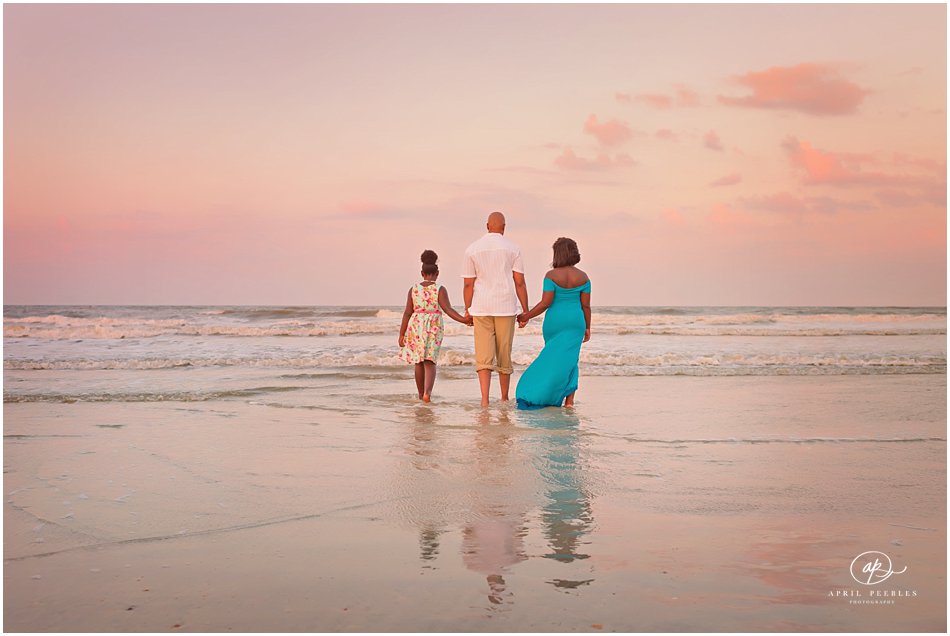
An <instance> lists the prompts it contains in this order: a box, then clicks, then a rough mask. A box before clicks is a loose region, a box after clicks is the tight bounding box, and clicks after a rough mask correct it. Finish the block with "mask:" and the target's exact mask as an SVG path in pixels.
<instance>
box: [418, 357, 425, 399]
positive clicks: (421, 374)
mask: <svg viewBox="0 0 950 636" xmlns="http://www.w3.org/2000/svg"><path fill="white" fill-rule="evenodd" d="M425 379H426V372H425V365H423V363H421V362H417V363H416V391H418V392H419V399H420V400H421V399H422V395H423V393H424V391H423V388H425Z"/></svg>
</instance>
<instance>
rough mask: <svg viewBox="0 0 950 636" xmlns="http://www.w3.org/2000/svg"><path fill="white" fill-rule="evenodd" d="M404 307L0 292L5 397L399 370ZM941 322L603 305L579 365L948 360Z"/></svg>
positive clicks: (642, 371) (206, 393)
mask: <svg viewBox="0 0 950 636" xmlns="http://www.w3.org/2000/svg"><path fill="white" fill-rule="evenodd" d="M401 315H402V311H401V308H399V307H247V306H245V307H175V306H132V307H120V306H116V307H112V306H62V307H57V306H42V307H31V306H7V307H5V308H4V347H5V348H4V370H5V377H6V380H7V384H6V386H5V388H4V400H5V401H6V402H17V401H24V400H53V401H55V400H109V399H116V400H132V401H135V400H150V399H156V400H164V399H167V400H176V399H179V400H200V399H206V398H207V399H216V398H219V397H225V396H226V395H228V391H234V390H244V391H246V390H250V389H252V387H251V386H247V387H243V388H241V389H235V388H234V386H233V383H234V382H235V378H237V377H240V376H242V375H243V376H245V377H246V379H247V380H248V381H251V380H252V379H253V380H255V381H260V382H264V383H265V384H266V385H267V386H270V387H271V389H272V390H273V391H275V392H277V391H280V390H281V389H285V388H288V387H290V386H292V385H290V384H287V383H285V382H282V380H285V379H288V378H292V377H293V376H294V374H297V375H298V376H299V375H300V374H303V373H305V372H307V373H317V374H332V373H343V374H351V375H352V374H354V373H355V374H362V375H364V376H365V379H367V380H370V379H371V378H373V377H391V376H392V374H394V373H395V374H403V375H406V374H408V373H409V365H406V364H404V363H402V362H401V361H400V360H399V359H398V356H397V353H398V346H397V344H396V340H397V335H398V331H399V322H400V318H401ZM445 320H446V335H445V340H444V342H443V347H442V355H441V358H440V360H439V364H440V366H441V371H442V372H443V373H446V374H448V376H449V377H461V376H464V375H470V374H471V371H472V366H473V362H474V352H473V351H474V349H473V340H472V336H471V331H470V329H469V328H468V327H466V326H465V325H461V324H459V323H455V322H453V321H451V320H450V319H448V318H446V319H445ZM541 323H542V320H537V319H536V320H534V321H532V322H531V323H529V325H528V326H527V327H526V328H525V329H523V330H519V331H518V332H517V333H516V337H515V344H514V348H513V353H512V355H513V359H514V362H515V364H516V369H517V368H523V367H524V366H525V365H527V364H529V363H530V362H531V360H532V359H533V358H534V356H535V355H537V352H538V351H539V350H540V349H541V347H542V346H543V342H542V338H541ZM946 324H947V314H946V308H942V307H915V308H898V307H599V308H594V310H593V314H592V325H593V329H592V338H591V340H590V342H588V343H587V344H585V345H584V347H583V350H582V353H581V359H580V372H581V375H582V376H584V375H589V376H592V375H609V376H631V377H633V376H644V375H696V376H714V375H842V374H859V375H876V374H896V373H901V374H934V373H937V374H945V373H946V365H947V359H946ZM197 369H202V370H204V373H202V374H201V378H202V379H201V381H200V382H198V383H197V384H195V383H194V382H192V379H193V378H194V377H195V376H196V375H198V374H197V373H196V370H197ZM119 370H121V371H124V372H127V373H125V374H124V375H123V376H122V377H124V378H126V379H127V380H126V381H125V382H123V383H120V384H118V385H114V386H111V387H110V388H108V389H104V390H102V391H99V390H98V389H97V387H98V383H97V382H96V381H95V378H97V377H99V375H100V373H99V372H105V371H119ZM158 370H163V371H165V373H162V374H157V373H155V371H158ZM45 371H73V372H74V373H68V374H65V373H60V374H55V375H53V376H50V375H49V374H45V373H38V372H45ZM176 371H177V372H176ZM516 373H517V370H516ZM215 377H218V378H220V382H221V384H217V381H216V380H215V379H214V378H215ZM48 378H55V379H56V380H55V382H51V381H49V380H48ZM90 382H91V383H90ZM252 384H253V382H252ZM138 386H147V387H148V390H142V391H133V390H132V389H133V388H134V387H138ZM407 390H408V387H407ZM236 395H238V396H239V395H240V393H239V394H236Z"/></svg>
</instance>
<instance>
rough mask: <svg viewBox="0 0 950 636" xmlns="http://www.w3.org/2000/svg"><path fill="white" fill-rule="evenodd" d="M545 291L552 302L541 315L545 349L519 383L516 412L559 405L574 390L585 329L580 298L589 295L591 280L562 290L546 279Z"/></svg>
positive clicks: (516, 395) (585, 322) (585, 323)
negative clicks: (542, 315)
mask: <svg viewBox="0 0 950 636" xmlns="http://www.w3.org/2000/svg"><path fill="white" fill-rule="evenodd" d="M544 291H546V292H547V291H553V292H554V301H553V302H552V303H551V306H550V307H548V309H547V311H546V312H545V314H544V326H543V327H542V333H543V335H544V349H542V350H541V353H539V354H538V357H537V358H535V360H534V362H532V363H531V365H530V366H529V367H528V368H527V369H525V372H524V373H523V374H521V378H520V379H519V380H518V387H517V390H516V391H515V397H516V398H517V400H518V408H519V409H539V408H543V407H545V406H561V403H562V402H563V401H564V398H566V397H567V396H568V395H570V394H571V393H573V392H574V391H576V390H577V360H578V358H579V357H580V355H581V343H583V342H584V331H585V330H586V329H587V321H586V320H585V319H584V310H583V309H582V308H581V300H580V295H581V293H588V294H589V293H590V281H587V282H586V283H584V284H583V285H580V286H578V287H570V288H564V287H561V286H560V285H558V284H557V283H555V282H554V281H553V280H551V279H550V278H545V279H544Z"/></svg>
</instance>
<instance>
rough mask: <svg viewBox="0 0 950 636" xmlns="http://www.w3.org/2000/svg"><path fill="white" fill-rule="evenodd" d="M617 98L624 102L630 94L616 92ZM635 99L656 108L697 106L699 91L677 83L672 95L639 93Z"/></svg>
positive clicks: (628, 100)
mask: <svg viewBox="0 0 950 636" xmlns="http://www.w3.org/2000/svg"><path fill="white" fill-rule="evenodd" d="M621 95H622V96H623V99H621ZM617 99H618V101H624V102H630V101H631V99H630V96H629V95H626V94H623V93H617ZM636 100H637V101H639V102H643V103H644V104H646V105H647V106H650V107H652V108H656V109H657V110H669V109H670V108H673V107H694V106H699V93H697V92H696V91H694V90H692V89H691V88H689V87H687V86H683V85H682V84H677V86H676V90H675V91H674V93H673V95H672V96H670V95H666V94H663V93H640V94H638V95H636Z"/></svg>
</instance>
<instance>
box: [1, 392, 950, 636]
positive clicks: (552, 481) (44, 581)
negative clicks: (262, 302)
mask: <svg viewBox="0 0 950 636" xmlns="http://www.w3.org/2000/svg"><path fill="white" fill-rule="evenodd" d="M451 375H452V374H445V376H444V377H443V378H441V379H440V380H439V382H438V384H437V385H436V401H435V403H434V404H432V405H431V406H422V405H420V404H419V403H418V402H416V401H415V400H413V399H412V397H411V381H410V380H408V376H400V377H396V378H393V379H391V380H388V381H381V380H376V381H374V382H373V384H372V389H373V392H374V393H373V394H372V395H361V394H360V382H359V380H358V379H345V378H343V379H341V378H339V377H334V378H328V379H326V380H320V379H308V380H305V381H304V380H302V381H301V388H300V390H298V391H288V392H285V393H282V394H280V395H279V396H278V397H277V398H274V397H273V396H271V397H269V398H268V399H267V400H260V401H255V400H254V399H223V400H216V401H203V402H194V403H192V402H126V403H120V402H104V403H83V402H79V403H28V402H27V403H16V404H5V406H4V424H5V425H4V473H5V475H4V493H5V503H4V561H5V567H4V586H5V594H4V621H5V623H4V625H5V629H6V630H8V631H160V632H161V631H423V632H430V631H552V632H562V631H634V632H635V631H659V632H664V631H885V632H890V631H924V632H944V631H945V630H946V592H947V589H946V579H945V573H946V435H945V423H946V402H945V396H946V376H945V375H890V376H833V377H775V376H770V377H703V378H695V377H634V378H630V377H626V378H623V377H590V378H582V385H581V392H580V393H579V394H578V405H577V408H576V409H574V410H573V411H562V410H559V409H549V410H545V411H540V412H528V413H525V412H519V411H517V410H516V409H513V408H511V407H510V406H503V405H500V404H497V403H495V404H493V405H492V406H491V407H490V408H489V409H487V410H482V409H480V408H478V406H477V399H476V398H475V396H474V395H473V394H474V392H475V391H477V386H476V384H475V380H474V379H473V378H472V379H450V378H449V377H448V376H451ZM495 390H496V391H497V387H496V388H495ZM496 395H497V394H496ZM871 550H874V551H878V552H882V553H884V554H886V555H887V557H889V558H890V559H891V560H892V563H893V569H894V570H895V571H899V570H901V569H902V568H904V567H905V566H906V568H907V570H906V571H905V572H903V573H901V574H893V575H892V576H891V577H890V578H889V579H887V580H886V581H884V582H882V583H880V584H877V585H874V586H868V585H862V584H860V583H858V582H857V581H855V580H854V579H853V578H852V575H851V564H852V560H854V559H855V557H857V556H858V555H859V554H861V553H863V552H866V551H871ZM872 592H874V593H875V594H876V595H874V596H872V595H871V594H872ZM905 592H906V594H904V593H905ZM911 592H913V593H914V594H911ZM855 593H860V594H861V596H860V597H858V596H855V595H854V594H855ZM882 593H885V594H887V596H882V595H881V594H882ZM891 593H894V595H891ZM846 594H851V596H845V595H846ZM858 600H860V601H862V603H860V604H859V603H855V602H854V601H858ZM866 601H878V602H877V603H874V604H870V603H867V602H866ZM880 601H893V602H892V603H887V604H882V603H880Z"/></svg>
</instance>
